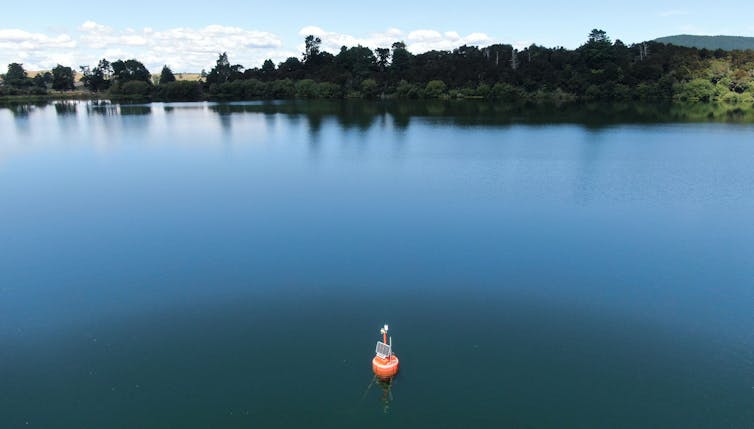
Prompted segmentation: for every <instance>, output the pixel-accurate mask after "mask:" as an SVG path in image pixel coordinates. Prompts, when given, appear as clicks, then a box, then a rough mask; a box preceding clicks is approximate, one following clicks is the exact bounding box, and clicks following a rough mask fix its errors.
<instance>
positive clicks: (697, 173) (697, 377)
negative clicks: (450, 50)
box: [0, 101, 754, 428]
mask: <svg viewBox="0 0 754 429" xmlns="http://www.w3.org/2000/svg"><path fill="white" fill-rule="evenodd" d="M736 109H738V110H736ZM751 122H752V117H751V113H750V111H749V110H748V109H744V108H737V107H730V106H724V107H721V106H706V107H699V106H697V107H695V108H680V107H677V106H675V107H674V106H660V107H658V106H646V105H645V106H636V105H613V106H605V105H601V106H597V105H593V106H581V107H576V106H549V107H547V106H538V107H533V106H528V107H526V106H518V107H512V106H505V105H495V104H488V103H481V102H479V103H477V102H463V103H443V102H437V103H418V102H415V103H408V102H405V103H388V104H381V103H366V102H301V101H299V102H266V103H236V104H224V105H218V104H212V103H196V104H192V103H177V104H151V105H122V106H118V105H111V104H107V103H99V102H98V103H89V102H80V103H78V102H77V103H72V102H65V103H53V104H49V105H42V106H29V105H23V106H12V107H10V108H0V427H2V428H34V427H37V428H104V427H107V428H135V427H138V428H167V427H174V428H208V427H212V428H215V427H222V428H249V427H273V428H274V427H278V428H290V427H328V428H336V427H360V428H369V427H385V426H389V427H391V428H423V427H427V428H436V427H454V428H455V427H490V428H492V427H494V428H499V427H522V428H562V427H583V428H605V427H610V428H637V427H657V428H668V427H683V428H721V427H725V428H751V427H752V425H754V221H752V220H753V219H754V125H751ZM386 322H387V323H389V324H390V327H391V328H390V331H391V335H392V336H393V342H394V344H395V351H396V352H397V354H398V355H399V356H400V359H401V372H400V373H399V375H398V376H397V378H396V379H395V380H394V382H393V384H392V385H390V387H389V388H390V390H389V392H388V391H387V390H386V389H387V387H386V386H384V385H380V384H379V383H373V377H372V373H371V359H372V357H373V353H374V346H375V342H376V341H377V340H378V339H379V328H380V327H381V326H382V325H383V324H384V323H386Z"/></svg>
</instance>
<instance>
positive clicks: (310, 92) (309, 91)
mask: <svg viewBox="0 0 754 429" xmlns="http://www.w3.org/2000/svg"><path fill="white" fill-rule="evenodd" d="M318 89H319V88H317V82H314V81H313V80H311V79H303V80H300V81H298V82H296V96H297V97H300V98H317V97H318V95H319V91H317V90H318Z"/></svg>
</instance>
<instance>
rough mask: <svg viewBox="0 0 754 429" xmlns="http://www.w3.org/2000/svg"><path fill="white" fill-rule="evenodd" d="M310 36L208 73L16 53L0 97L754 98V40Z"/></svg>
mask: <svg viewBox="0 0 754 429" xmlns="http://www.w3.org/2000/svg"><path fill="white" fill-rule="evenodd" d="M320 45H321V40H320V39H319V38H317V37H314V36H308V37H306V39H305V52H304V53H303V55H302V58H300V59H299V58H296V57H291V58H288V59H287V60H285V61H283V62H281V63H279V64H277V65H275V64H274V63H273V62H272V61H271V60H266V61H265V62H264V64H263V65H262V66H261V67H254V68H248V69H247V68H244V67H243V66H242V65H240V64H231V62H230V60H229V58H228V55H227V53H222V54H220V55H219V57H218V59H217V61H216V63H215V66H214V67H213V68H212V69H211V70H210V71H209V72H204V71H203V72H202V73H201V75H200V77H198V79H196V80H178V79H176V76H175V74H174V73H173V72H172V70H171V69H170V68H169V67H168V66H164V67H163V68H162V70H161V72H160V74H159V76H153V75H152V74H151V73H150V72H149V71H148V70H147V68H146V67H145V66H144V64H143V63H141V62H140V61H138V60H136V59H128V60H116V61H112V62H110V61H108V60H106V59H102V60H101V61H99V63H98V64H97V65H96V66H81V67H80V68H79V69H80V70H79V73H80V75H81V77H80V80H79V84H78V86H77V84H76V82H75V79H74V76H75V73H74V71H73V69H72V68H71V67H67V66H63V65H58V66H56V67H55V68H53V69H52V70H51V71H50V72H46V73H40V74H37V75H35V76H34V77H33V78H31V77H29V76H28V75H27V73H26V71H25V70H24V69H23V65H22V64H18V63H12V64H9V65H8V71H7V73H6V74H5V75H3V76H2V85H0V100H4V101H6V102H8V101H15V102H23V101H38V100H44V99H65V98H70V99H82V98H83V99H98V98H108V99H111V100H114V101H119V102H145V101H201V100H215V101H237V100H256V99H291V98H302V99H344V98H363V99H377V98H379V99H487V100H501V101H506V102H519V101H534V102H537V101H543V102H569V101H632V100H637V101H676V102H687V103H696V102H724V103H729V104H752V103H754V51H752V50H747V51H723V50H716V51H710V50H707V49H696V48H688V47H680V46H674V45H666V44H662V43H657V42H644V43H637V44H633V45H626V44H624V43H623V42H621V41H620V40H616V41H612V40H611V39H610V38H609V37H608V36H607V34H606V33H605V32H604V31H602V30H592V32H591V33H590V34H589V35H588V38H587V40H586V42H585V43H584V44H583V45H581V46H580V47H578V48H576V49H573V50H569V49H565V48H562V47H556V48H546V47H542V46H537V45H531V46H529V47H527V48H525V49H521V50H518V49H515V48H514V47H513V46H511V45H504V44H496V45H491V46H487V47H483V48H479V47H476V46H461V47H459V48H457V49H454V50H453V51H429V52H425V53H422V54H413V53H411V52H409V51H408V50H407V49H406V45H405V44H404V43H402V42H396V43H394V44H393V45H392V46H391V47H390V48H388V47H385V48H377V49H375V50H372V49H370V48H367V47H364V46H355V47H346V46H343V47H342V48H341V49H340V52H338V53H337V54H335V55H333V54H331V53H329V52H324V51H321V49H320Z"/></svg>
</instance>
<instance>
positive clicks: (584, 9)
mask: <svg viewBox="0 0 754 429" xmlns="http://www.w3.org/2000/svg"><path fill="white" fill-rule="evenodd" d="M116 4H118V3H117V2H116V3H109V4H108V6H107V7H101V8H98V7H96V5H97V3H91V5H92V7H87V3H72V2H60V1H55V2H51V1H46V0H37V1H35V2H33V4H32V3H29V5H30V6H29V8H18V7H17V8H13V9H8V8H5V9H4V11H3V15H2V17H0V64H7V63H9V62H12V61H18V62H23V63H24V64H25V65H26V67H27V69H38V68H49V67H51V66H53V65H55V63H58V62H60V63H63V64H66V65H71V66H77V65H79V64H90V63H94V62H96V60H97V59H98V58H101V57H107V58H109V59H116V58H125V57H129V58H130V57H136V58H138V59H141V60H142V61H144V62H145V63H146V64H147V65H148V66H149V67H150V68H151V69H154V68H155V67H159V66H160V65H161V64H163V63H167V64H170V65H171V66H172V67H173V68H174V69H175V70H176V71H198V70H200V69H201V68H209V67H210V66H211V65H212V63H213V62H214V60H215V59H216V57H217V52H219V51H228V53H229V56H230V59H231V61H233V62H238V63H241V64H243V65H246V66H254V65H258V64H259V63H261V61H262V60H264V59H265V58H267V57H271V58H273V59H275V60H276V61H280V60H282V59H284V58H285V57H287V56H290V55H298V54H299V53H300V51H301V43H302V39H303V35H304V33H315V34H317V35H319V36H320V37H321V38H322V39H323V40H324V46H325V48H326V49H328V50H336V49H337V47H338V46H340V45H341V44H349V45H350V44H355V43H361V44H364V45H368V46H370V47H376V46H378V45H384V46H387V45H389V43H391V41H395V40H406V41H407V43H408V45H409V48H410V49H412V50H413V51H416V52H419V51H422V50H427V49H449V48H452V47H454V46H458V45H460V44H463V43H471V44H478V45H486V44H490V43H498V42H500V43H511V44H514V45H518V46H525V45H528V44H531V43H537V44H542V45H546V46H555V45H562V46H566V47H569V48H574V47H577V46H578V45H579V44H581V43H582V42H583V40H584V39H585V37H586V34H587V33H588V32H589V30H590V29H592V28H595V27H597V28H602V29H604V30H606V31H607V32H608V34H609V35H610V36H611V37H612V38H613V39H621V40H623V41H624V42H626V43H632V42H638V41H643V40H648V39H652V38H655V37H659V36H664V35H670V34H678V33H690V34H729V35H747V36H754V21H753V20H752V19H751V17H752V16H754V6H753V4H754V2H745V1H741V0H738V1H730V0H718V1H715V2H709V1H707V2H692V1H685V2H682V1H648V0H637V1H633V2H608V1H603V2H596V1H584V0H572V1H569V2H532V1H530V2H516V3H507V2H500V1H475V2H452V3H446V4H441V2H437V1H433V2H429V1H413V2H409V1H405V0H404V1H393V0H387V1H380V2H369V3H366V2H354V1H340V0H338V1H329V2H313V1H308V2H301V1H285V2H282V1H279V2H269V1H267V2H257V1H236V0H230V1H224V2H206V1H205V2H190V1H183V2H180V3H175V4H168V3H165V2H160V1H154V0H151V1H143V0H135V1H130V2H127V3H126V2H123V4H125V6H122V7H113V5H116ZM77 5H78V6H77Z"/></svg>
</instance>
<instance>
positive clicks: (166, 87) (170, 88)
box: [155, 81, 202, 101]
mask: <svg viewBox="0 0 754 429" xmlns="http://www.w3.org/2000/svg"><path fill="white" fill-rule="evenodd" d="M155 98H157V99H158V100H165V101H199V100H201V99H202V84H201V83H200V82H191V81H175V82H168V83H162V84H160V85H158V86H157V88H156V89H155Z"/></svg>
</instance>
